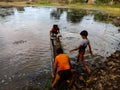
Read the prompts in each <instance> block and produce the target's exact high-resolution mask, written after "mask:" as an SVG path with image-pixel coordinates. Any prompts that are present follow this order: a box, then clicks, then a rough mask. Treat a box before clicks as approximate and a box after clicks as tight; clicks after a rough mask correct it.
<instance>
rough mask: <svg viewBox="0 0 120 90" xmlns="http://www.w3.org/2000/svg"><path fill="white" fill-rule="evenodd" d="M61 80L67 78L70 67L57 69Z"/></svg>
mask: <svg viewBox="0 0 120 90" xmlns="http://www.w3.org/2000/svg"><path fill="white" fill-rule="evenodd" d="M58 74H59V75H60V79H61V80H67V79H69V78H70V77H71V69H67V70H61V71H58Z"/></svg>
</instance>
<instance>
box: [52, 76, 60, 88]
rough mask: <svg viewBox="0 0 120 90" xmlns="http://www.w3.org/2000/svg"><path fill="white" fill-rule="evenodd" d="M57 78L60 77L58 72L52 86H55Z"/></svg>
mask: <svg viewBox="0 0 120 90" xmlns="http://www.w3.org/2000/svg"><path fill="white" fill-rule="evenodd" d="M59 79H60V76H59V75H58V74H56V77H55V80H54V81H53V83H52V87H54V86H55V84H56V83H57V82H58V80H59Z"/></svg>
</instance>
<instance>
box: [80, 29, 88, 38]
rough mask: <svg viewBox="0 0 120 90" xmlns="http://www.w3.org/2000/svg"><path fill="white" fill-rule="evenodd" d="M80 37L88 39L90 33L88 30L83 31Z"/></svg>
mask: <svg viewBox="0 0 120 90" xmlns="http://www.w3.org/2000/svg"><path fill="white" fill-rule="evenodd" d="M80 35H81V36H85V37H87V36H88V32H87V31H86V30H83V31H82V32H80Z"/></svg>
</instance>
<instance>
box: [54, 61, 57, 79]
mask: <svg viewBox="0 0 120 90" xmlns="http://www.w3.org/2000/svg"><path fill="white" fill-rule="evenodd" d="M56 72H57V62H56V60H55V62H54V67H53V77H54V76H55V75H56Z"/></svg>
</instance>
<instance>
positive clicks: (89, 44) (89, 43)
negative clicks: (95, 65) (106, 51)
mask: <svg viewBox="0 0 120 90" xmlns="http://www.w3.org/2000/svg"><path fill="white" fill-rule="evenodd" d="M88 47H89V51H90V54H91V55H93V53H92V50H91V45H90V42H89V44H88Z"/></svg>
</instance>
